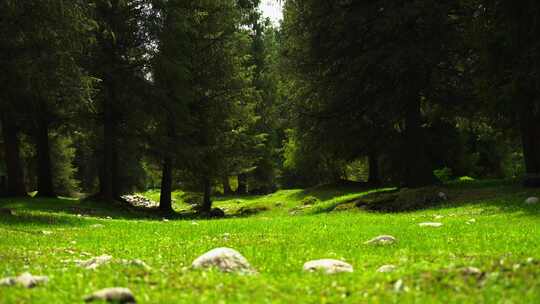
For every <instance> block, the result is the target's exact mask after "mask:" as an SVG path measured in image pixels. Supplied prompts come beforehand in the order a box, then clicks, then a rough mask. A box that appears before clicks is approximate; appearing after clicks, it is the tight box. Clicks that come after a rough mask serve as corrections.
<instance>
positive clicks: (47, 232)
mask: <svg viewBox="0 0 540 304" xmlns="http://www.w3.org/2000/svg"><path fill="white" fill-rule="evenodd" d="M41 233H43V234H44V235H51V234H53V232H52V231H49V230H43V231H41Z"/></svg>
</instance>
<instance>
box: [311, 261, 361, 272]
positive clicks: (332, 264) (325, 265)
mask: <svg viewBox="0 0 540 304" xmlns="http://www.w3.org/2000/svg"><path fill="white" fill-rule="evenodd" d="M303 269H304V271H308V272H315V271H321V272H323V273H325V274H334V273H340V272H353V271H354V269H353V267H352V265H351V264H348V263H345V262H343V261H339V260H333V259H322V260H313V261H309V262H306V263H305V264H304V267H303Z"/></svg>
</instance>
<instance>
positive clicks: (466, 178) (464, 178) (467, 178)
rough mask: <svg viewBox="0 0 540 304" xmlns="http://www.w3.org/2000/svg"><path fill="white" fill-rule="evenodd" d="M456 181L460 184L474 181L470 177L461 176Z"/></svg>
mask: <svg viewBox="0 0 540 304" xmlns="http://www.w3.org/2000/svg"><path fill="white" fill-rule="evenodd" d="M458 181H460V182H473V181H475V179H474V178H472V177H470V176H462V177H460V178H458Z"/></svg>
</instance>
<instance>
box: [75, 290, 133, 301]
mask: <svg viewBox="0 0 540 304" xmlns="http://www.w3.org/2000/svg"><path fill="white" fill-rule="evenodd" d="M84 301H85V302H92V301H107V302H117V303H136V302H137V301H135V296H133V293H132V292H131V290H129V289H127V288H122V287H113V288H105V289H101V290H99V291H96V292H94V293H93V294H91V295H89V296H86V297H84Z"/></svg>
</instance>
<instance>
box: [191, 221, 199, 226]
mask: <svg viewBox="0 0 540 304" xmlns="http://www.w3.org/2000/svg"><path fill="white" fill-rule="evenodd" d="M191 225H193V226H199V223H197V222H195V221H193V222H191Z"/></svg>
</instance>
